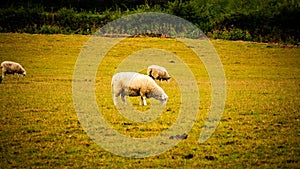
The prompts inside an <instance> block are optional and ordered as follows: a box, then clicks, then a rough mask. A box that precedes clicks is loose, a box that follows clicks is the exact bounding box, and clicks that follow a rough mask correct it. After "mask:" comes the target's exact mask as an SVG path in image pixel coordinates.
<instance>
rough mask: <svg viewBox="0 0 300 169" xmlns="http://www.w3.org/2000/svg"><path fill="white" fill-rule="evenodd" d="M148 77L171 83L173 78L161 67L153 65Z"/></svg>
mask: <svg viewBox="0 0 300 169" xmlns="http://www.w3.org/2000/svg"><path fill="white" fill-rule="evenodd" d="M147 75H148V76H150V77H152V78H153V79H154V80H160V81H163V80H165V81H167V82H170V79H171V76H170V75H169V73H168V71H167V70H166V69H165V68H164V67H161V66H157V65H151V66H149V67H148V69H147Z"/></svg>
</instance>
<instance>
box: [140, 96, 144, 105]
mask: <svg viewBox="0 0 300 169" xmlns="http://www.w3.org/2000/svg"><path fill="white" fill-rule="evenodd" d="M142 105H143V97H142V96H141V99H140V106H142Z"/></svg>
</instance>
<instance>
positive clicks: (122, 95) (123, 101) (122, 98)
mask: <svg viewBox="0 0 300 169" xmlns="http://www.w3.org/2000/svg"><path fill="white" fill-rule="evenodd" d="M121 100H122V103H123V104H126V101H125V95H124V94H121Z"/></svg>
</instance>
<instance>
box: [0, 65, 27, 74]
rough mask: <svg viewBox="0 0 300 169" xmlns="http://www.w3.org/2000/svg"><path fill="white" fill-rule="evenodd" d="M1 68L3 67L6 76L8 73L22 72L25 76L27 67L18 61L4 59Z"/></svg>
mask: <svg viewBox="0 0 300 169" xmlns="http://www.w3.org/2000/svg"><path fill="white" fill-rule="evenodd" d="M1 68H2V77H3V78H4V76H5V75H7V74H13V75H14V74H15V73H17V74H21V75H23V76H25V75H26V71H25V69H24V68H23V67H22V66H21V65H20V64H19V63H16V62H12V61H4V62H2V63H1Z"/></svg>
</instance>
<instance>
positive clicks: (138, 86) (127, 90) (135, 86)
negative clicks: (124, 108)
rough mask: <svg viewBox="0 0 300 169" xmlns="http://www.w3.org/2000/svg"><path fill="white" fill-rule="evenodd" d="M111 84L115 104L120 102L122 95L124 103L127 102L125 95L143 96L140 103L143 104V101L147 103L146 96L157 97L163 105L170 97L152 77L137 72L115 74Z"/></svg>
mask: <svg viewBox="0 0 300 169" xmlns="http://www.w3.org/2000/svg"><path fill="white" fill-rule="evenodd" d="M111 85H112V88H113V92H114V94H113V99H114V104H115V105H117V103H118V99H117V98H118V97H119V96H121V99H122V102H123V104H126V102H125V96H141V100H140V105H142V102H143V103H144V105H147V102H146V98H155V99H157V100H159V101H160V102H161V103H162V104H163V105H165V104H166V102H167V99H168V96H167V95H166V93H165V92H164V90H163V89H162V88H161V87H160V86H158V85H157V84H156V83H155V81H154V80H153V79H152V78H151V77H149V76H147V75H144V74H140V73H136V72H121V73H117V74H115V75H114V76H113V78H112V83H111Z"/></svg>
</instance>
